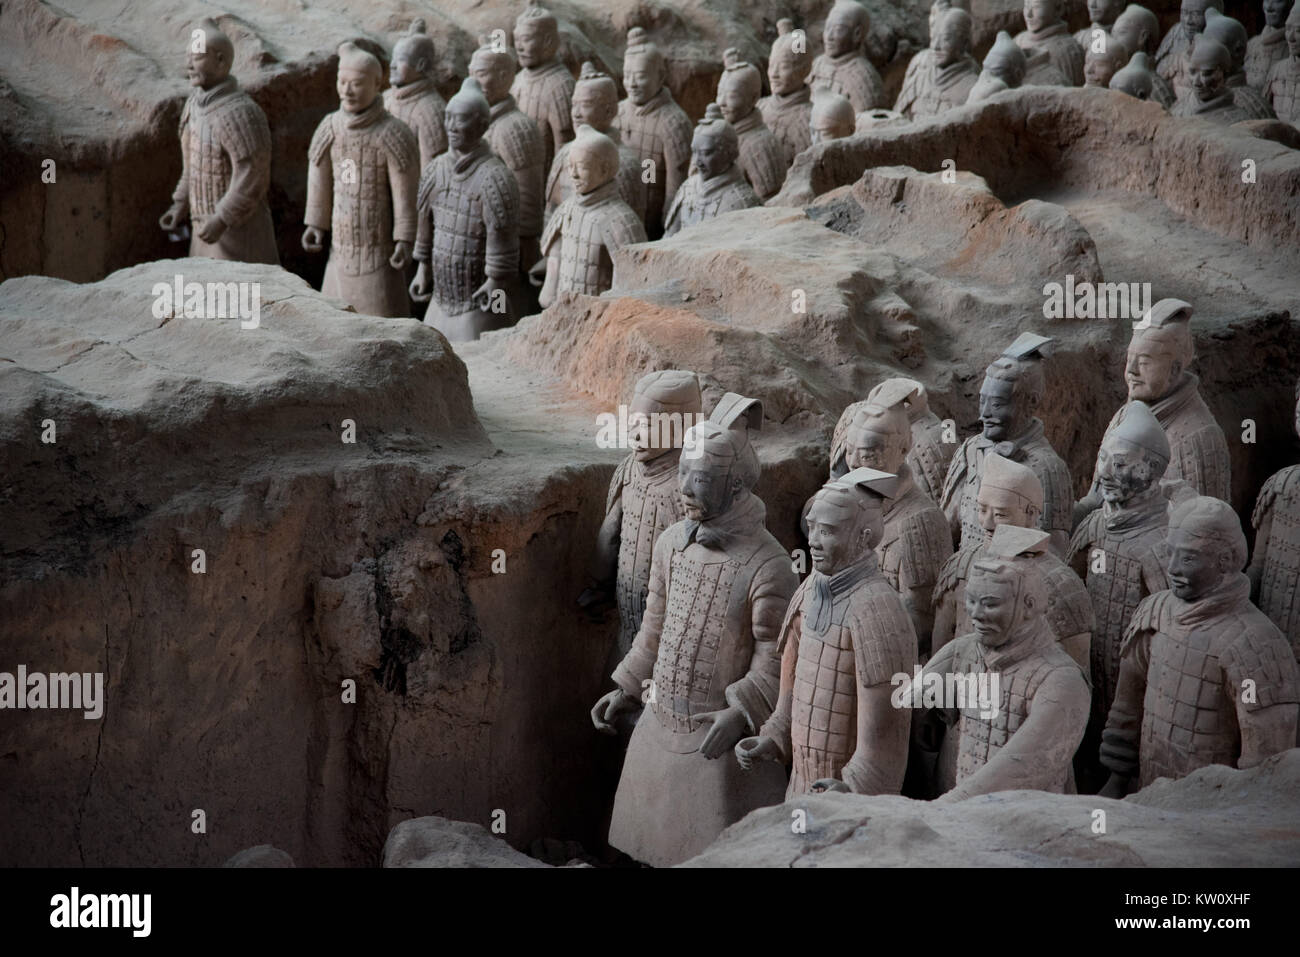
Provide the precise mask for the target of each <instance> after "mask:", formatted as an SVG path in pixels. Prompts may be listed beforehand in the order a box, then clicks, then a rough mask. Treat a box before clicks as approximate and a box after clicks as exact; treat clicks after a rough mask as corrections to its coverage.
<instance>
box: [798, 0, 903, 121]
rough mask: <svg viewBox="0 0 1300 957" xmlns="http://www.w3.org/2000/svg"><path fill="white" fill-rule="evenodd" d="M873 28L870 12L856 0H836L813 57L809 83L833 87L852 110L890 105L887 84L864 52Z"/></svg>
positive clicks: (816, 88) (817, 86)
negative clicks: (817, 49)
mask: <svg viewBox="0 0 1300 957" xmlns="http://www.w3.org/2000/svg"><path fill="white" fill-rule="evenodd" d="M870 31H871V15H870V14H869V13H867V8H866V7H864V6H863V5H862V4H860V3H858V2H857V0H835V4H834V5H833V6H832V7H831V10H830V13H828V14H826V25H825V26H824V27H823V28H822V47H823V52H822V54H821V55H820V56H819V57H817V59H815V60H813V65H812V73H811V74H810V75H809V77H808V86H809V87H810V88H811V89H812V91H813V92H814V93H815V92H817V91H818V90H830V91H831V92H832V93H838V94H839V95H840V96H842V97H844V98H845V99H846V100H848V101H849V102H850V103H851V104H853V114H854V116H857V114H859V113H862V112H864V111H866V110H870V109H874V108H876V107H882V106H888V105H889V102H888V101H887V100H886V99H885V84H884V83H883V82H882V81H881V79H880V74H879V73H877V72H876V68H875V67H874V66H872V65H871V61H870V60H868V59H867V55H866V54H865V53H863V52H862V44H864V43H865V42H866V41H867V34H868V33H869V32H870Z"/></svg>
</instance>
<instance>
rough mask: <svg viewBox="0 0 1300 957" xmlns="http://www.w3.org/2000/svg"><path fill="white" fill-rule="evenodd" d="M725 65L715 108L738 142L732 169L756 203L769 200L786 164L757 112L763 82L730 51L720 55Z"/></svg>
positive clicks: (754, 71)
mask: <svg viewBox="0 0 1300 957" xmlns="http://www.w3.org/2000/svg"><path fill="white" fill-rule="evenodd" d="M722 62H723V64H725V66H724V68H723V71H722V76H721V77H720V78H719V80H718V106H719V107H721V108H722V117H723V119H725V120H726V121H727V122H728V123H730V124H731V128H732V129H733V130H735V131H736V137H737V139H738V140H739V149H740V152H739V155H737V157H736V165H738V166H739V167H740V169H741V172H743V173H744V174H745V179H746V180H748V181H749V185H750V186H752V187H753V188H754V192H755V194H757V196H758V198H759V200H760V201H766V200H769V199H771V198H772V197H773V196H775V195H776V194H777V192H778V191H779V190H780V189H781V184H782V183H784V182H785V171H786V161H785V154H784V153H783V152H782V149H781V144H780V143H779V142H777V139H776V136H775V134H773V132H772V131H771V130H769V129H768V128H767V124H766V123H765V122H763V113H762V111H761V110H759V108H758V100H759V97H760V96H761V95H762V93H763V78H762V76H761V75H760V74H759V72H758V67H756V66H754V65H753V64H752V63H746V62H745V61H744V60H742V59H741V58H740V51H739V50H737V49H735V48H734V47H732V48H730V49H728V50H727V51H726V52H725V53H724V54H722Z"/></svg>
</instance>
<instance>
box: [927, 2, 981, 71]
mask: <svg viewBox="0 0 1300 957" xmlns="http://www.w3.org/2000/svg"><path fill="white" fill-rule="evenodd" d="M972 22H973V21H972V20H971V17H970V14H969V13H967V12H966V11H965V10H955V9H954V10H949V11H948V12H947V13H945V14H944V15H943V18H942V19H941V20H940V21H939V30H938V32H937V33H936V34H935V35H934V37H933V38H932V39H931V40H930V49H931V50H932V51H933V52H934V65H935V66H937V67H939V68H940V69H943V68H944V67H946V66H952V64H954V63H956V62H957V61H958V60H960V59H961V58H962V57H964V56H969V55H970V44H971V29H972Z"/></svg>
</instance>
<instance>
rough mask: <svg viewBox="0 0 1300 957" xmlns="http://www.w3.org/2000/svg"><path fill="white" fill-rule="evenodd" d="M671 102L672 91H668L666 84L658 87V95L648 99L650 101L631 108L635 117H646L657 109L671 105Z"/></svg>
mask: <svg viewBox="0 0 1300 957" xmlns="http://www.w3.org/2000/svg"><path fill="white" fill-rule="evenodd" d="M672 101H673V91H672V90H670V89H668V84H667V83H665V84H664V85H663V86H661V87H659V92H658V93H656V94H655V95H654V96H652V97H650V99H648V100H646V101H645V102H644V103H642V104H641V105H640V106H633V110H634V111H635V112H636V115H637V116H646V115H648V114H650V113H653V112H654V111H655V110H657V109H659V107H661V106H664V105H666V104H668V103H671V102H672Z"/></svg>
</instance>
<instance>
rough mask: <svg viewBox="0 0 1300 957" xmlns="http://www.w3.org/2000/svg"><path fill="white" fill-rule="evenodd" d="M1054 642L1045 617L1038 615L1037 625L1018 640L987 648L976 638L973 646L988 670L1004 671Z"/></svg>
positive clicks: (1053, 636) (1054, 639)
mask: <svg viewBox="0 0 1300 957" xmlns="http://www.w3.org/2000/svg"><path fill="white" fill-rule="evenodd" d="M1055 642H1056V636H1055V635H1053V634H1052V630H1051V628H1049V627H1048V625H1047V619H1046V618H1043V617H1041V616H1040V617H1039V619H1038V627H1036V628H1034V629H1032V630H1031V631H1030V632H1029V633H1028V634H1027V635H1025V636H1023V637H1022V638H1020V639H1019V640H1016V639H1012V640H1011V641H1008V642H1007V643H1006V644H1005V645H1002V646H1001V647H998V648H988V647H985V646H984V645H983V644H981V643H980V642H979V640H978V639H976V641H975V647H976V648H978V649H979V655H980V660H981V661H983V662H984V665H985V667H987V668H988V670H989V671H1005V670H1006V669H1007V668H1010V667H1011V666H1012V665H1015V664H1019V663H1020V662H1022V661H1024V660H1025V659H1026V658H1028V657H1029V656H1030V655H1032V654H1036V653H1041V652H1043V651H1044V650H1046V649H1047V647H1048V646H1049V645H1052V644H1054V643H1055Z"/></svg>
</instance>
